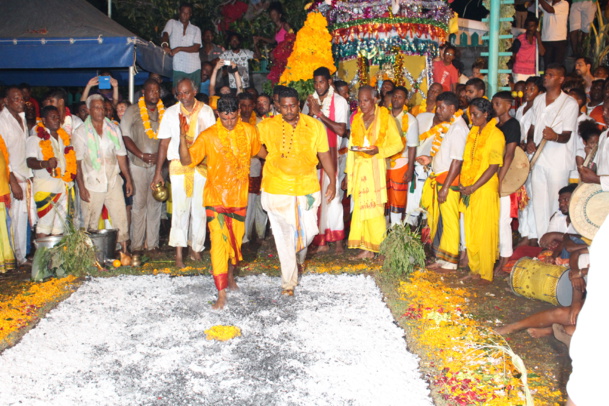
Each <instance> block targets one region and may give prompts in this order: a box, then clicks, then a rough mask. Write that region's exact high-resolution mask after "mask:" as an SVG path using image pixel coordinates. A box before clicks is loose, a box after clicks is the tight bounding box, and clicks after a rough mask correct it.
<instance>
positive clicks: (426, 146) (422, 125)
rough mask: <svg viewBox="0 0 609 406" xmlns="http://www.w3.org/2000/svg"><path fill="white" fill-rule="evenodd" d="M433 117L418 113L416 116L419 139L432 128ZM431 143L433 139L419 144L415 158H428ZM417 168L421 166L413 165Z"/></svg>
mask: <svg viewBox="0 0 609 406" xmlns="http://www.w3.org/2000/svg"><path fill="white" fill-rule="evenodd" d="M434 117H435V113H429V112H425V113H419V114H417V123H418V127H419V137H420V135H421V134H423V133H424V132H426V131H429V130H430V129H431V127H432V126H433V119H434ZM419 139H420V138H419ZM432 142H433V137H429V138H427V139H426V140H425V141H423V142H420V145H419V147H418V148H417V154H416V156H417V157H419V156H422V155H427V156H429V154H430V151H431V144H432ZM415 165H417V166H421V165H420V164H419V163H418V162H416V163H415Z"/></svg>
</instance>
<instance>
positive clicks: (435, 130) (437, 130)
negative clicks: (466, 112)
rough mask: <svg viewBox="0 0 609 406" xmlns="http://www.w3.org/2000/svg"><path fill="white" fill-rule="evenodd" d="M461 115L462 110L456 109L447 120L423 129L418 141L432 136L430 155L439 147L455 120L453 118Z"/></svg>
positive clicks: (433, 154) (434, 153)
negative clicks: (425, 129)
mask: <svg viewBox="0 0 609 406" xmlns="http://www.w3.org/2000/svg"><path fill="white" fill-rule="evenodd" d="M462 115H463V111H461V110H459V111H457V112H456V113H455V114H454V115H453V116H452V118H451V119H450V121H449V122H442V123H440V124H437V125H435V126H433V127H431V128H430V129H429V130H427V131H425V132H424V133H422V134H421V135H420V136H419V141H425V140H426V139H427V138H429V137H434V139H433V143H432V148H431V156H432V157H433V156H435V155H436V153H437V152H438V150H439V149H440V145H442V138H443V137H444V134H446V132H447V131H448V129H449V128H450V126H451V125H452V124H453V123H454V122H455V120H456V119H457V118H459V117H461V116H462Z"/></svg>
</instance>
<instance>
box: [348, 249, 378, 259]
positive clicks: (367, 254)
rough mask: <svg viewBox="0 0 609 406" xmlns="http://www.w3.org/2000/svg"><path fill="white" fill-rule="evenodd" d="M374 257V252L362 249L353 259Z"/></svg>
mask: <svg viewBox="0 0 609 406" xmlns="http://www.w3.org/2000/svg"><path fill="white" fill-rule="evenodd" d="M372 258H374V252H372V251H368V250H362V252H360V253H359V254H357V255H356V256H355V257H353V259H372Z"/></svg>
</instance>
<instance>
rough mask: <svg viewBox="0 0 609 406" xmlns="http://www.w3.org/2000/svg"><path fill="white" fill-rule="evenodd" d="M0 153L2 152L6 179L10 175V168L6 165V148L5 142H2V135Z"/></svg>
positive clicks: (0, 136) (0, 137)
mask: <svg viewBox="0 0 609 406" xmlns="http://www.w3.org/2000/svg"><path fill="white" fill-rule="evenodd" d="M0 153H2V156H3V157H4V162H5V166H6V179H7V180H8V179H9V178H10V176H11V170H10V169H9V165H8V162H9V161H8V158H9V156H8V149H7V148H6V144H5V143H4V138H2V135H0Z"/></svg>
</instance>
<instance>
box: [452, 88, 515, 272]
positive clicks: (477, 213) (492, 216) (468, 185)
mask: <svg viewBox="0 0 609 406" xmlns="http://www.w3.org/2000/svg"><path fill="white" fill-rule="evenodd" d="M492 112H493V108H492V105H491V102H490V101H488V100H487V99H483V98H477V99H474V100H472V101H471V104H470V114H471V120H472V124H473V127H472V129H471V131H470V132H469V135H468V136H467V143H466V144H465V152H464V154H463V167H462V168H461V186H460V190H461V195H462V196H461V204H460V211H461V212H463V214H464V220H465V242H466V244H467V256H468V259H469V268H470V269H471V271H472V273H473V274H474V275H476V276H475V278H478V277H481V278H482V279H484V280H485V281H487V282H491V281H492V280H493V266H494V264H495V260H496V259H497V250H498V247H499V178H498V177H497V171H498V169H499V167H500V166H501V165H503V152H504V148H505V137H504V136H503V133H502V132H501V130H500V129H499V128H497V126H496V124H497V120H496V119H494V118H493V119H491V115H492ZM478 275H479V276H478Z"/></svg>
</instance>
